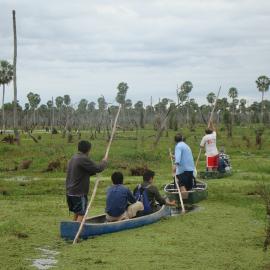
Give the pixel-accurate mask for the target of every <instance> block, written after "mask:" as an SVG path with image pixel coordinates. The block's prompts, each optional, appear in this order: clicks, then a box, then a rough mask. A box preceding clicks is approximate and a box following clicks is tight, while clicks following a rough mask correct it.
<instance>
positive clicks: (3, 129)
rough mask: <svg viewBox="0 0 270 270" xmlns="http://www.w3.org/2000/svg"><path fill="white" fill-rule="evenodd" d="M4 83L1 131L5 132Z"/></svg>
mask: <svg viewBox="0 0 270 270" xmlns="http://www.w3.org/2000/svg"><path fill="white" fill-rule="evenodd" d="M4 104H5V84H3V98H2V121H3V123H2V124H3V128H2V131H3V132H4V133H5V129H6V125H5V108H4Z"/></svg>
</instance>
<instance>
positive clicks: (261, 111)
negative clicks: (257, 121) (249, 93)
mask: <svg viewBox="0 0 270 270" xmlns="http://www.w3.org/2000/svg"><path fill="white" fill-rule="evenodd" d="M263 98H264V91H262V103H261V106H262V108H261V123H263Z"/></svg>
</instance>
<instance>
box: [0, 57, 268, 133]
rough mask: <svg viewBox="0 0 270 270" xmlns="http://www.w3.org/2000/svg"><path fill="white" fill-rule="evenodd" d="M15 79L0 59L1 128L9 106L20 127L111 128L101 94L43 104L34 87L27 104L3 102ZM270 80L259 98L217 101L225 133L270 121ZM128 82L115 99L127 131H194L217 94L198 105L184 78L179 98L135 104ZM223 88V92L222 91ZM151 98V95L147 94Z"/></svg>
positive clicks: (261, 82) (232, 96)
mask: <svg viewBox="0 0 270 270" xmlns="http://www.w3.org/2000/svg"><path fill="white" fill-rule="evenodd" d="M12 79H13V66H12V65H11V64H10V63H8V62H7V61H5V60H3V61H0V85H1V86H2V89H3V95H2V107H1V111H0V112H1V115H2V117H1V127H2V131H5V129H6V128H12V126H13V109H14V106H16V107H17V114H18V127H19V128H20V129H22V130H34V129H36V128H43V129H45V128H46V129H47V130H51V131H52V130H53V128H55V129H61V130H63V131H68V130H71V129H80V130H84V129H90V130H92V131H93V132H101V131H102V130H105V131H106V130H107V131H108V132H109V130H110V129H111V126H112V122H113V119H114V116H115V114H116V112H117V109H118V105H112V104H109V103H108V102H107V101H106V99H105V97H104V96H100V97H98V98H97V100H94V101H89V100H87V99H85V98H82V99H81V100H80V101H79V103H77V104H76V106H75V105H74V104H72V100H71V97H70V96H69V95H64V96H58V97H55V98H52V99H50V100H48V101H46V102H45V103H42V102H41V98H40V95H39V94H38V93H37V91H29V93H28V94H27V99H28V102H27V103H25V104H24V106H22V105H21V104H19V102H17V104H16V105H15V104H14V102H12V103H5V100H4V99H5V87H6V85H7V84H9V83H10V82H11V81H12ZM269 85H270V80H269V78H268V77H267V76H260V77H259V78H258V79H257V80H256V86H257V88H258V90H259V91H260V92H261V94H262V98H261V101H260V102H253V103H252V104H249V105H248V103H247V100H246V99H243V98H239V94H238V89H237V88H236V87H231V88H230V89H228V91H227V94H228V96H227V97H223V98H219V99H218V100H217V105H216V113H215V121H216V122H217V123H218V124H223V125H224V126H225V127H226V129H227V131H228V136H231V133H232V126H233V125H247V124H253V123H263V124H269V123H270V101H269V100H266V99H265V98H264V96H265V92H267V91H268V90H269ZM128 88H129V87H128V84H127V83H126V82H121V83H119V85H118V86H117V90H118V93H117V96H116V101H117V103H118V104H121V106H122V112H121V115H120V119H119V127H120V128H121V129H123V131H125V130H130V129H139V128H144V127H145V126H152V127H153V128H154V129H155V130H160V129H164V128H165V129H173V130H175V131H177V130H178V129H179V128H180V127H183V126H188V127H189V128H190V129H194V128H195V127H196V125H198V124H206V123H207V121H208V118H209V115H210V113H211V110H212V108H213V106H214V103H215V100H216V94H215V93H214V92H210V93H209V94H208V95H207V96H206V101H207V102H206V104H203V105H199V104H198V103H197V102H196V100H195V99H194V98H190V94H191V92H192V89H193V84H192V82H190V81H185V82H184V83H183V84H182V85H181V86H180V87H179V88H177V91H176V92H177V102H175V101H173V100H170V99H168V98H166V97H165V98H162V99H159V101H158V102H157V103H156V104H152V101H151V102H150V104H144V103H143V102H142V101H140V100H138V101H136V102H135V103H134V102H133V101H132V100H131V99H126V94H127V91H128ZM223 92H224V90H223ZM151 100H152V98H151Z"/></svg>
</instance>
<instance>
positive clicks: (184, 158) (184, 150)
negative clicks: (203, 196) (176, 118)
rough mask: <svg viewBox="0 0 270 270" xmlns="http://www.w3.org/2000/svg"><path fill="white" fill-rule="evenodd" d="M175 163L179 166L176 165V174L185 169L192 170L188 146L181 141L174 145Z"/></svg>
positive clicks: (191, 156) (192, 162)
mask: <svg viewBox="0 0 270 270" xmlns="http://www.w3.org/2000/svg"><path fill="white" fill-rule="evenodd" d="M175 163H178V164H179V166H177V167H176V174H177V175H178V174H181V173H183V172H185V171H193V170H194V159H193V155H192V151H191V149H190V147H189V146H188V145H187V144H186V143H185V142H183V141H181V142H178V143H177V144H176V146H175Z"/></svg>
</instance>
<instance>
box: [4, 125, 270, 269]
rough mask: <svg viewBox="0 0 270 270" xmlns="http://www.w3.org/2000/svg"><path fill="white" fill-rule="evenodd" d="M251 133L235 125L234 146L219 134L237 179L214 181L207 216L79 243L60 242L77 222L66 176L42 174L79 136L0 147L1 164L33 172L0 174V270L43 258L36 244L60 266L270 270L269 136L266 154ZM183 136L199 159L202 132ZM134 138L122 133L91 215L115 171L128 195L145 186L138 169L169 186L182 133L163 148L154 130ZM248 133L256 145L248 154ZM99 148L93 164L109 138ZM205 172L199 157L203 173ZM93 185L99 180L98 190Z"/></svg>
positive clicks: (25, 265)
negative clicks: (269, 237)
mask: <svg viewBox="0 0 270 270" xmlns="http://www.w3.org/2000/svg"><path fill="white" fill-rule="evenodd" d="M254 130H255V127H251V128H250V129H243V128H235V129H234V138H233V140H227V138H226V134H225V132H221V133H219V135H218V136H219V141H218V142H219V145H220V146H221V145H224V146H225V149H226V151H227V152H228V153H229V154H230V156H231V159H232V165H233V168H234V174H233V175H232V176H231V177H229V178H226V179H219V180H209V181H208V186H209V198H208V200H206V201H204V202H202V203H201V204H200V205H201V206H202V209H203V210H202V211H198V212H194V213H190V214H187V215H185V216H177V217H172V218H168V219H164V220H162V221H161V222H158V223H156V224H153V225H151V226H145V227H143V228H138V229H134V230H130V231H123V232H119V233H115V234H109V235H103V236H100V237H95V238H92V239H89V240H88V241H82V242H80V243H79V244H78V245H76V246H72V245H71V244H70V243H69V242H65V241H63V240H62V239H61V238H60V237H59V222H60V221H61V220H66V219H71V218H72V216H71V215H69V213H68V210H67V206H66V201H65V173H63V171H62V170H58V171H53V172H45V173H44V172H42V171H43V170H44V169H45V168H46V167H47V165H48V163H49V162H50V161H52V160H55V159H57V158H61V157H62V156H63V155H65V156H66V157H68V158H69V157H70V156H71V155H72V154H73V153H74V152H76V145H77V138H76V136H75V137H74V140H73V142H72V143H67V141H66V139H63V138H62V137H61V134H57V135H53V139H51V138H50V135H48V134H42V140H41V141H39V143H37V144H36V143H34V142H33V141H32V140H29V139H28V138H27V137H26V136H24V135H23V136H22V146H21V147H17V146H16V145H5V144H1V145H0V153H1V155H0V168H6V167H8V166H12V164H13V162H17V163H18V164H20V162H21V161H22V160H25V159H29V160H33V162H32V164H31V166H30V168H29V169H27V170H20V169H18V171H15V172H3V171H2V172H0V209H1V211H0V239H1V252H0V262H1V265H0V269H32V268H31V267H30V265H31V264H32V263H31V262H32V260H34V259H36V258H39V256H40V254H39V252H38V251H37V248H40V247H44V246H46V247H48V248H49V249H52V250H56V251H59V252H60V253H59V255H57V256H56V259H57V260H58V264H57V266H56V267H55V269H140V268H142V269H171V268H172V269H196V270H197V269H198V270H201V269H203V270H204V269H207V270H208V269H210V270H216V269H224V270H225V269H226V270H227V269H254V270H258V269H264V268H265V269H267V268H266V267H267V265H270V256H269V251H266V252H263V244H264V240H265V206H264V204H263V201H262V199H261V198H260V196H259V195H258V194H257V193H256V190H257V189H256V188H257V184H258V183H261V182H264V183H265V184H266V185H269V184H270V171H269V169H268V168H269V167H270V159H269V152H270V143H269V142H270V141H269V139H268V138H269V130H265V133H264V135H263V147H262V149H261V150H258V149H257V148H256V147H255V144H254V142H255V135H254V134H255V133H254ZM183 133H184V134H185V133H186V134H187V135H188V136H187V143H188V144H190V145H191V147H192V149H193V152H194V157H195V158H196V157H197V154H198V150H199V149H198V142H199V141H200V137H201V134H202V128H197V129H196V131H195V132H192V133H190V132H188V131H187V130H186V129H184V130H183ZM134 134H135V131H134V132H132V131H126V132H125V133H121V132H118V137H119V138H118V139H117V140H115V141H114V142H113V146H112V149H111V152H110V165H109V168H108V169H107V170H106V171H105V172H104V173H102V175H101V179H102V181H101V183H100V185H99V188H98V191H97V196H96V199H95V201H94V205H93V208H92V210H91V213H90V215H95V214H100V213H102V212H104V206H105V197H106V195H105V193H106V188H107V187H108V186H109V185H110V183H111V182H110V174H111V172H112V171H114V170H116V169H120V170H123V172H124V174H125V182H126V184H127V185H128V186H129V187H130V188H131V189H133V188H134V187H135V186H136V184H138V183H139V182H140V181H141V177H130V176H129V169H130V168H131V167H134V166H137V165H138V166H140V165H142V164H145V165H147V166H148V167H149V168H150V169H153V170H155V171H156V178H155V181H156V185H157V186H158V187H159V189H160V190H162V188H163V186H164V184H166V183H167V182H168V181H170V180H171V165H170V160H169V158H168V147H171V148H172V147H173V136H174V134H175V132H171V131H170V132H169V134H168V137H162V138H161V140H160V144H159V145H158V147H157V150H156V151H153V148H152V143H153V138H154V137H153V136H152V135H153V134H154V133H153V131H152V130H147V129H146V130H143V131H140V132H139V134H138V140H129V139H126V138H121V137H122V136H126V137H132V136H133V137H134ZM243 134H245V135H246V136H249V138H250V140H251V146H250V147H249V148H247V147H246V142H245V141H243V140H242V137H243ZM89 136H90V135H89V132H82V139H89ZM141 136H143V140H141V139H140V138H141ZM142 141H143V146H142V145H141V142H142ZM253 141H254V142H253ZM92 144H93V149H92V150H93V151H92V154H91V155H92V158H93V160H96V161H98V160H100V159H101V158H102V156H103V154H104V150H105V147H106V137H103V135H102V134H100V135H99V137H98V138H97V139H95V140H93V141H92ZM63 152H64V153H63ZM121 166H122V167H121ZM204 166H205V158H204V156H203V155H202V157H201V159H200V163H199V169H200V170H203V169H204ZM94 180H95V177H92V178H91V188H93V185H94Z"/></svg>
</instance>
